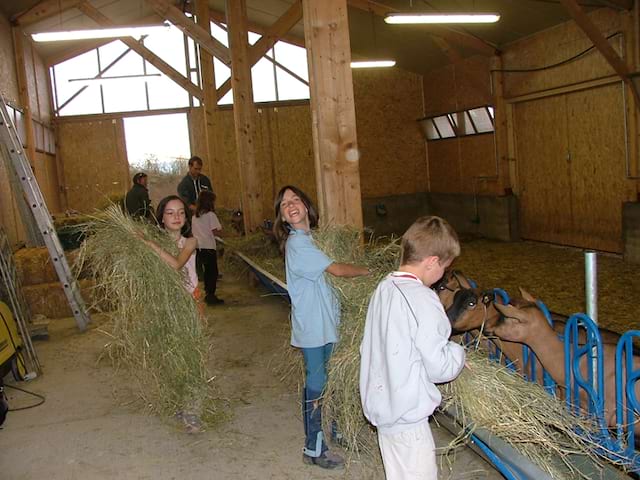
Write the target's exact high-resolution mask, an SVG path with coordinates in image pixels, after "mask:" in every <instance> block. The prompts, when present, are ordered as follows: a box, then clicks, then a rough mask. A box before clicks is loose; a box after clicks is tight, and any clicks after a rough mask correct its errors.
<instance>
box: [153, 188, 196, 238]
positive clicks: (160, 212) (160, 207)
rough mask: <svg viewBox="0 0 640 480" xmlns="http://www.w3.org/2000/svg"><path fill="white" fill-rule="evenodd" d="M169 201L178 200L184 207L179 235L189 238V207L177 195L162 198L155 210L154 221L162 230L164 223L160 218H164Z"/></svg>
mask: <svg viewBox="0 0 640 480" xmlns="http://www.w3.org/2000/svg"><path fill="white" fill-rule="evenodd" d="M171 200H179V201H180V203H182V205H183V206H184V217H185V218H184V225H183V227H182V229H181V230H180V234H181V235H182V236H183V237H190V236H191V223H190V222H189V206H188V205H187V204H186V203H185V201H184V200H183V199H182V198H180V197H179V196H177V195H169V196H168V197H164V198H163V199H162V200H160V203H158V208H157V209H156V221H157V222H158V226H159V227H160V228H162V229H164V222H163V220H162V218H163V217H164V211H165V209H166V208H167V203H169V202H170V201H171Z"/></svg>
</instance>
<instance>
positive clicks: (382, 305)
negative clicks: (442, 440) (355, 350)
mask: <svg viewBox="0 0 640 480" xmlns="http://www.w3.org/2000/svg"><path fill="white" fill-rule="evenodd" d="M450 335H451V326H450V325H449V320H448V318H447V316H446V314H445V312H444V309H443V307H442V304H441V303H440V300H439V299H438V296H437V295H436V293H435V292H434V291H433V290H431V289H430V288H428V287H426V286H425V285H423V284H422V282H421V281H420V280H419V279H418V278H417V277H416V276H414V275H412V274H410V273H406V272H394V273H391V274H389V275H388V276H387V277H386V278H385V279H384V280H383V281H382V282H380V284H379V285H378V287H377V288H376V291H375V293H374V294H373V296H372V297H371V301H370V302H369V309H368V311H367V320H366V324H365V329H364V336H363V339H362V343H361V345H360V356H361V363H360V397H361V400H362V408H363V411H364V414H365V416H366V417H367V418H368V419H369V421H370V422H371V423H372V424H373V425H375V426H376V427H378V430H379V431H381V432H384V433H388V434H393V433H397V432H401V431H403V430H407V429H410V428H413V427H415V426H416V425H417V424H419V423H420V422H422V421H425V420H427V419H428V417H429V416H430V415H431V414H432V413H433V411H434V410H435V408H436V407H437V406H438V405H440V401H441V400H442V397H441V395H440V391H439V390H438V388H437V387H436V386H435V384H436V383H444V382H449V381H451V380H453V379H454V378H456V377H457V376H458V374H459V373H460V371H461V370H462V368H463V367H464V359H465V353H464V348H463V347H462V346H460V345H458V344H456V343H454V342H451V341H449V336H450Z"/></svg>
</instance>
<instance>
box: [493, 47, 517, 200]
mask: <svg viewBox="0 0 640 480" xmlns="http://www.w3.org/2000/svg"><path fill="white" fill-rule="evenodd" d="M501 69H502V58H501V57H499V56H495V57H493V58H492V61H491V75H492V78H491V84H492V86H493V92H492V93H493V105H494V106H495V110H494V112H495V114H494V115H495V118H494V121H493V124H494V131H495V145H496V151H495V154H496V157H497V161H496V165H497V167H498V170H497V172H496V175H498V184H499V185H500V188H502V189H504V190H506V189H507V188H511V190H512V191H513V185H514V184H513V183H512V181H515V172H510V170H509V163H510V162H509V128H508V121H507V118H508V111H507V110H508V109H510V108H511V106H510V105H508V104H507V102H505V101H504V74H503V73H502V72H501V71H500V70H501ZM512 175H514V177H513V178H512Z"/></svg>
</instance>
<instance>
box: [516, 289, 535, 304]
mask: <svg viewBox="0 0 640 480" xmlns="http://www.w3.org/2000/svg"><path fill="white" fill-rule="evenodd" d="M518 290H520V296H521V297H522V298H524V299H525V300H526V301H527V302H535V301H536V299H535V298H534V296H533V295H531V294H530V293H529V292H527V291H526V290H525V289H524V288H522V287H518Z"/></svg>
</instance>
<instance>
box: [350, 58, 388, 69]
mask: <svg viewBox="0 0 640 480" xmlns="http://www.w3.org/2000/svg"><path fill="white" fill-rule="evenodd" d="M395 64H396V61H395V60H363V61H358V62H351V68H388V67H393V66H395Z"/></svg>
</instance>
